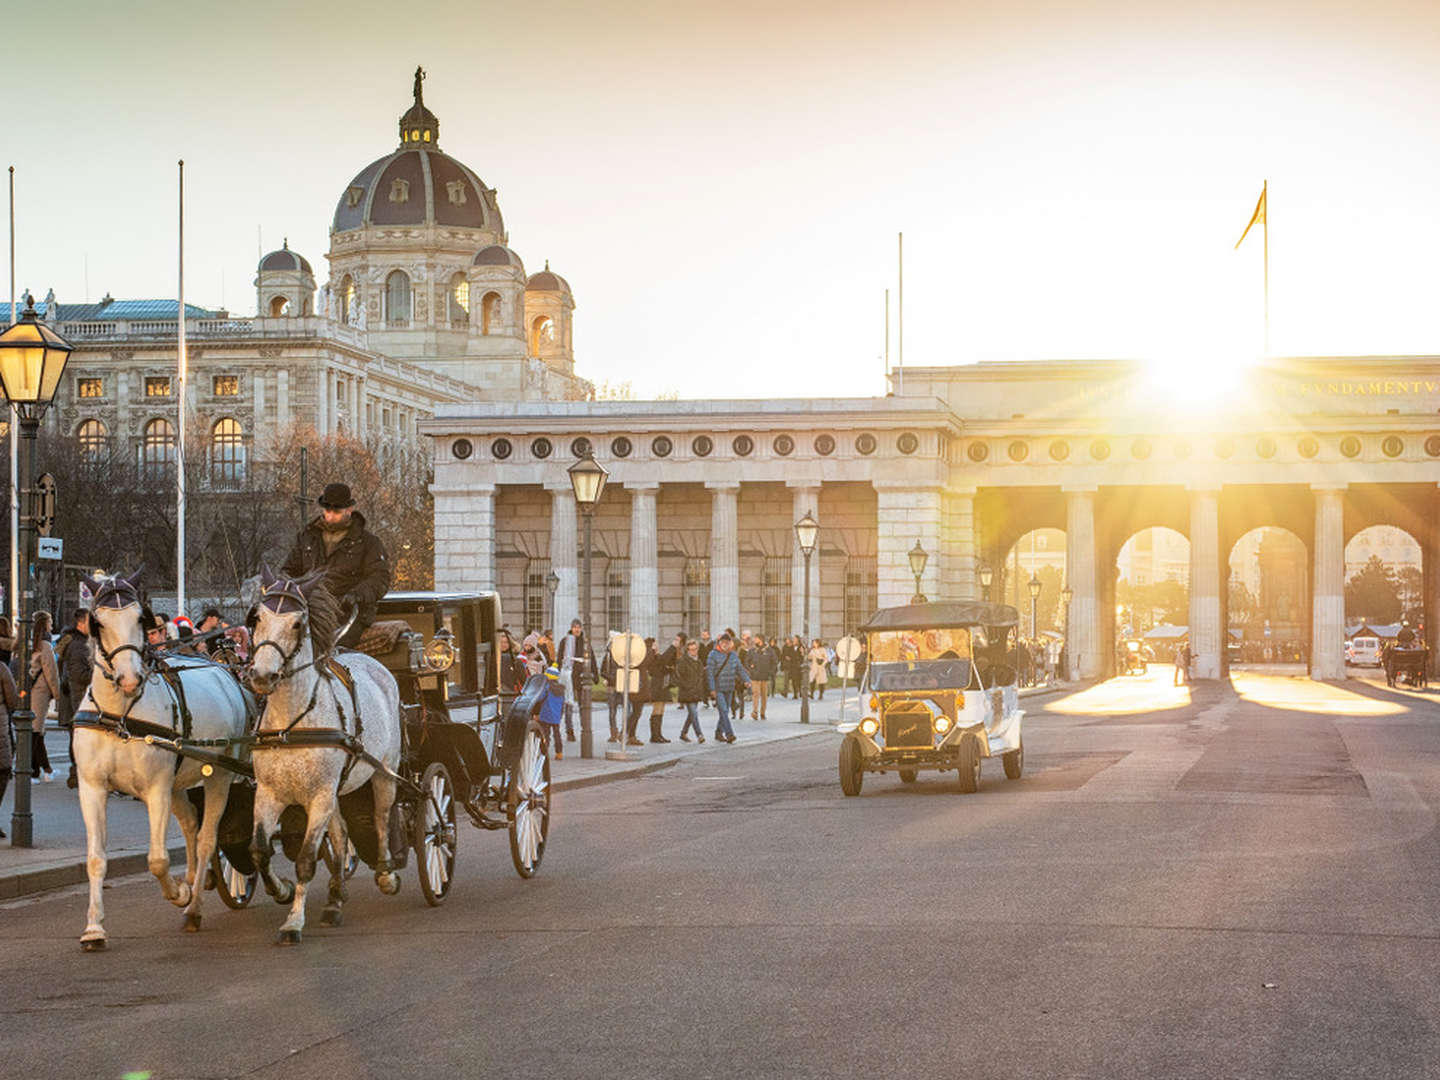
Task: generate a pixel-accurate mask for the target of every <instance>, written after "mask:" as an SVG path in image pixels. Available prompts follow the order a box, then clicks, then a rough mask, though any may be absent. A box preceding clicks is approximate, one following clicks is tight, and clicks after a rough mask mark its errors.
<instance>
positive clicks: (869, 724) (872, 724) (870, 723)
mask: <svg viewBox="0 0 1440 1080" xmlns="http://www.w3.org/2000/svg"><path fill="white" fill-rule="evenodd" d="M860 730H861V731H862V732H863V733H865V734H866V735H874V734H875V733H876V732H877V731H879V730H880V721H879V720H876V719H875V718H874V717H873V716H867V717H865V719H864V720H861V721H860Z"/></svg>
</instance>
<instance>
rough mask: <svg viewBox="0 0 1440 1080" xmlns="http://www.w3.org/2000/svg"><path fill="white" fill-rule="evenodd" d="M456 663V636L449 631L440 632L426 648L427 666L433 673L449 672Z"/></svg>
mask: <svg viewBox="0 0 1440 1080" xmlns="http://www.w3.org/2000/svg"><path fill="white" fill-rule="evenodd" d="M453 663H455V644H454V636H453V635H452V634H451V633H450V631H449V630H443V629H442V630H439V631H437V632H436V634H435V637H434V639H433V640H432V641H431V642H430V644H429V645H427V646H425V666H426V667H428V668H429V669H430V670H431V671H448V670H450V665H451V664H453Z"/></svg>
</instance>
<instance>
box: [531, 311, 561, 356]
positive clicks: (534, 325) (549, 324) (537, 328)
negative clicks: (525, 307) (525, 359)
mask: <svg viewBox="0 0 1440 1080" xmlns="http://www.w3.org/2000/svg"><path fill="white" fill-rule="evenodd" d="M555 333H556V328H555V320H554V319H552V318H551V317H550V316H549V315H536V316H535V318H534V319H532V320H531V322H530V355H531V356H539V355H540V352H541V350H542V349H549V348H550V347H551V346H552V345H553V344H554V341H555Z"/></svg>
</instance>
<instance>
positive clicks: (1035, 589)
mask: <svg viewBox="0 0 1440 1080" xmlns="http://www.w3.org/2000/svg"><path fill="white" fill-rule="evenodd" d="M1044 587H1045V586H1043V585H1041V584H1040V579H1039V578H1038V577H1036V576H1035V575H1034V574H1033V573H1032V574H1031V575H1030V581H1029V583H1028V584H1027V585H1026V588H1028V589H1029V590H1030V640H1031V641H1034V640H1035V605H1036V604H1037V603H1038V602H1039V600H1040V590H1041V589H1043V588H1044Z"/></svg>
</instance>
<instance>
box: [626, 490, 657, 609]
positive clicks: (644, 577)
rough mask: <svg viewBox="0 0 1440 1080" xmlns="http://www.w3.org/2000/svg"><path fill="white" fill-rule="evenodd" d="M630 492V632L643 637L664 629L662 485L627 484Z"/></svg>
mask: <svg viewBox="0 0 1440 1080" xmlns="http://www.w3.org/2000/svg"><path fill="white" fill-rule="evenodd" d="M626 487H627V488H628V489H629V491H630V631H631V633H634V634H639V635H640V636H641V637H654V636H656V635H658V634H659V632H660V565H659V559H658V543H657V541H658V539H659V532H660V529H659V525H658V523H657V522H656V520H655V496H656V494H657V493H658V492H659V490H660V485H659V484H655V483H649V482H642V483H638V484H636V485H634V486H633V487H632V486H631V485H628V484H627V485H626Z"/></svg>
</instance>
